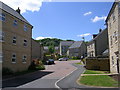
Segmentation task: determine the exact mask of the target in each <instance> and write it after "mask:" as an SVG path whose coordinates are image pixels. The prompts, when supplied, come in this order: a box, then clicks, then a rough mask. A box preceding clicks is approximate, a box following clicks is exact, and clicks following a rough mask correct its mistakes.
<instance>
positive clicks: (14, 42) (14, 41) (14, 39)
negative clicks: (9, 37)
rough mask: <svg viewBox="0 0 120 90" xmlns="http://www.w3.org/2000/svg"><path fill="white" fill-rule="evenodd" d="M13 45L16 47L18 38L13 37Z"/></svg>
mask: <svg viewBox="0 0 120 90" xmlns="http://www.w3.org/2000/svg"><path fill="white" fill-rule="evenodd" d="M13 44H15V45H16V37H15V36H14V37H13Z"/></svg>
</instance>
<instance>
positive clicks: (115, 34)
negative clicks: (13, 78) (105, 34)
mask: <svg viewBox="0 0 120 90" xmlns="http://www.w3.org/2000/svg"><path fill="white" fill-rule="evenodd" d="M114 38H115V41H117V32H116V31H115V32H114Z"/></svg>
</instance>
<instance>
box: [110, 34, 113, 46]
mask: <svg viewBox="0 0 120 90" xmlns="http://www.w3.org/2000/svg"><path fill="white" fill-rule="evenodd" d="M110 43H111V45H112V44H113V42H112V36H110Z"/></svg>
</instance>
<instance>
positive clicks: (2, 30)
mask: <svg viewBox="0 0 120 90" xmlns="http://www.w3.org/2000/svg"><path fill="white" fill-rule="evenodd" d="M0 4H1V5H0V25H1V26H0V46H1V52H0V57H2V59H1V60H2V65H3V68H8V69H11V70H12V71H22V70H26V69H27V68H28V66H29V65H30V63H31V43H32V42H31V38H32V28H33V26H32V25H31V24H30V23H29V22H28V21H27V20H26V19H25V18H24V17H23V16H22V15H21V14H20V9H19V8H18V10H16V11H15V10H13V9H12V8H10V7H9V6H7V5H5V4H4V3H2V2H0Z"/></svg>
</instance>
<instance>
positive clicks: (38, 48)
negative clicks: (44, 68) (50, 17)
mask: <svg viewBox="0 0 120 90" xmlns="http://www.w3.org/2000/svg"><path fill="white" fill-rule="evenodd" d="M33 59H40V60H43V46H42V45H41V44H40V43H38V42H36V41H35V40H34V39H32V60H33Z"/></svg>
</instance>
